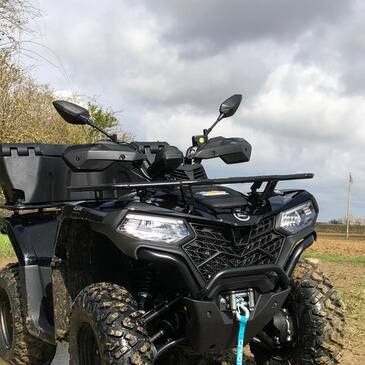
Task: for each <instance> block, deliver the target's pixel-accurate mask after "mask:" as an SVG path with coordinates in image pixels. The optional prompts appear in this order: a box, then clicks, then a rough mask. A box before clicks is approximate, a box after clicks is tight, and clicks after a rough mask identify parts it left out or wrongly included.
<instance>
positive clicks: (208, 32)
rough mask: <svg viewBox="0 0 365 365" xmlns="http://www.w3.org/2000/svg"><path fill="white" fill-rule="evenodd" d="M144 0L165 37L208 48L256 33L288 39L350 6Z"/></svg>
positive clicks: (279, 0) (286, 0)
mask: <svg viewBox="0 0 365 365" xmlns="http://www.w3.org/2000/svg"><path fill="white" fill-rule="evenodd" d="M145 4H146V6H147V7H148V9H149V10H150V11H151V12H153V13H154V14H158V17H159V18H160V19H161V21H162V23H163V25H164V35H165V37H166V39H168V40H169V41H170V42H175V43H176V42H181V43H184V44H185V45H186V43H188V45H187V46H188V47H190V48H191V49H192V50H193V51H194V50H198V51H199V50H204V49H212V50H213V51H214V52H220V51H221V50H222V49H225V48H226V47H230V46H232V45H235V44H239V43H242V42H249V41H257V40H259V39H262V38H267V39H272V40H276V41H284V42H287V41H293V40H294V39H295V38H296V37H297V36H298V35H299V34H301V33H302V32H303V31H305V30H307V29H308V28H313V27H316V26H317V25H320V24H323V23H325V24H326V23H333V22H339V21H341V19H343V18H344V17H346V15H347V14H348V13H349V10H350V9H351V6H350V2H347V1H333V0H322V1H318V0H307V1H293V0H276V1H271V0H256V1H251V0H228V1H221V0H211V1H209V2H202V1H193V0H186V1H180V0H171V1H162V0H157V1H146V2H145ZM199 42H200V43H199Z"/></svg>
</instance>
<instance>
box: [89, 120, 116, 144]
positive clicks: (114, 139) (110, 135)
mask: <svg viewBox="0 0 365 365" xmlns="http://www.w3.org/2000/svg"><path fill="white" fill-rule="evenodd" d="M82 118H83V119H85V121H86V122H87V124H88V125H89V126H90V127H93V128H95V129H96V130H97V131H99V132H100V133H102V134H104V135H105V136H106V137H108V138H109V139H111V140H112V141H113V142H116V143H117V142H118V136H117V135H116V134H109V133H108V132H106V131H105V130H104V129H102V128H100V127H99V126H98V125H96V124H95V123H94V122H93V121H92V120H91V119H90V118H87V117H82Z"/></svg>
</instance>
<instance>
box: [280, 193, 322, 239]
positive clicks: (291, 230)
mask: <svg viewBox="0 0 365 365" xmlns="http://www.w3.org/2000/svg"><path fill="white" fill-rule="evenodd" d="M308 209H309V210H310V212H309V214H308V215H307V217H306V216H305V215H306V212H305V211H306V210H308ZM299 212H301V213H302V215H301V214H300V213H299ZM295 213H297V216H296V217H293V216H292V217H291V218H289V216H290V215H294V216H295ZM303 213H304V215H303ZM298 216H299V217H298ZM317 216H318V209H317V206H316V204H314V202H313V201H312V200H307V201H305V202H302V203H300V204H297V205H295V206H293V207H291V208H289V209H286V210H283V211H282V212H280V214H278V216H277V218H276V224H275V229H276V230H277V231H278V232H281V233H284V234H285V235H288V236H293V235H296V234H298V233H300V232H302V231H304V230H305V229H307V228H309V227H311V226H312V225H314V224H315V222H316V221H317ZM293 218H297V219H298V218H300V219H302V221H301V222H299V223H298V224H295V222H293ZM303 218H304V221H303ZM284 219H286V222H284ZM290 219H292V222H293V223H292V224H291V225H290ZM285 223H286V224H285Z"/></svg>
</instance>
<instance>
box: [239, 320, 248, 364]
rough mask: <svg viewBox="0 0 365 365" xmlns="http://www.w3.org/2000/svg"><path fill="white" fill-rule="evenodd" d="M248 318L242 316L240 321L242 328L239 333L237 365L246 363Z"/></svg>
mask: <svg viewBox="0 0 365 365" xmlns="http://www.w3.org/2000/svg"><path fill="white" fill-rule="evenodd" d="M247 319H248V318H247V316H245V315H241V316H240V319H239V323H240V327H239V332H238V341H237V360H236V365H243V364H244V363H245V360H244V354H243V347H244V344H245V331H246V325H247Z"/></svg>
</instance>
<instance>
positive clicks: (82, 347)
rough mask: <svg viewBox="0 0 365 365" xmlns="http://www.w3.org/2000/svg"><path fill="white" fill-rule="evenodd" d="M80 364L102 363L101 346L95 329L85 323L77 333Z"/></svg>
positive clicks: (96, 364)
mask: <svg viewBox="0 0 365 365" xmlns="http://www.w3.org/2000/svg"><path fill="white" fill-rule="evenodd" d="M77 347H78V358H79V364H78V365H101V357H100V350H99V346H98V343H97V340H96V337H95V334H94V331H93V329H92V328H91V326H90V325H89V324H88V323H84V324H83V325H82V326H81V327H80V329H79V332H78V335H77Z"/></svg>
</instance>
